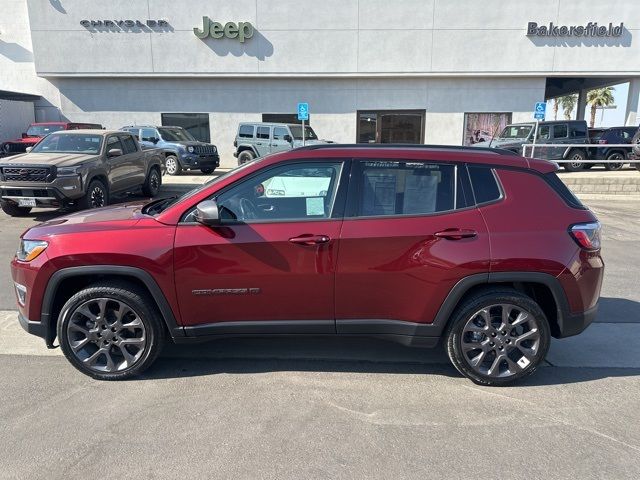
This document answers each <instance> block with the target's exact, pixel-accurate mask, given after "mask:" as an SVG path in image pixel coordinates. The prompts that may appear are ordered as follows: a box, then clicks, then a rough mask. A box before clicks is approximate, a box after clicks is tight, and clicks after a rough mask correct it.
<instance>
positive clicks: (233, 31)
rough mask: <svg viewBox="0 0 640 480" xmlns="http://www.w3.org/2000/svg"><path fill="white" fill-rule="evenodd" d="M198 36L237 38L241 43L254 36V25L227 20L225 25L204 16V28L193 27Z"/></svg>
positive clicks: (203, 37) (202, 37)
mask: <svg viewBox="0 0 640 480" xmlns="http://www.w3.org/2000/svg"><path fill="white" fill-rule="evenodd" d="M193 33H194V34H195V36H196V37H198V38H201V39H205V38H207V37H211V38H222V37H226V38H237V39H238V40H240V43H244V41H245V40H246V39H247V38H251V37H253V25H251V24H250V23H249V22H240V23H234V22H227V23H225V24H224V26H223V25H222V24H221V23H218V22H212V21H211V19H210V18H209V17H206V16H205V17H202V30H200V29H199V28H198V27H194V28H193Z"/></svg>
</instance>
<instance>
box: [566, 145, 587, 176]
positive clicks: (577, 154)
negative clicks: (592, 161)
mask: <svg viewBox="0 0 640 480" xmlns="http://www.w3.org/2000/svg"><path fill="white" fill-rule="evenodd" d="M586 159H587V154H586V153H585V151H584V150H572V151H571V152H570V153H569V155H568V156H567V160H571V161H570V162H567V163H563V166H564V169H565V170H567V171H568V172H579V171H581V170H584V165H585V164H584V160H586Z"/></svg>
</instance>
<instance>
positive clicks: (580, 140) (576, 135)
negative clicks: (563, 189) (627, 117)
mask: <svg viewBox="0 0 640 480" xmlns="http://www.w3.org/2000/svg"><path fill="white" fill-rule="evenodd" d="M535 130H536V124H535V123H534V122H527V123H514V124H511V125H507V126H506V127H505V128H504V129H503V130H502V132H500V134H498V135H497V136H496V137H495V138H493V139H492V140H491V141H490V142H489V143H488V144H487V143H484V142H482V143H478V144H476V146H478V147H490V148H501V149H505V150H509V151H511V152H513V153H516V154H519V155H522V153H523V148H522V147H523V145H531V144H532V143H533V138H534V135H535ZM637 133H638V127H611V128H606V129H595V128H594V129H589V128H587V122H586V121H584V120H558V121H549V122H539V124H538V133H537V137H536V142H535V143H536V146H535V157H536V158H542V159H545V160H551V161H557V160H571V161H570V162H563V163H562V166H563V168H564V169H565V170H568V171H570V172H577V171H580V170H583V169H585V168H591V167H592V166H593V165H594V163H585V160H621V162H619V163H618V162H615V163H609V162H608V163H605V164H604V165H605V168H607V169H608V170H619V169H620V168H622V166H623V164H624V163H625V161H627V160H631V159H632V157H631V154H632V146H633V145H632V143H634V142H633V138H634V135H636V134H637ZM622 143H624V144H628V145H629V147H628V148H627V147H607V146H606V145H607V144H611V145H617V144H622ZM635 143H638V142H637V141H636V142H635ZM547 144H554V145H563V144H566V145H572V146H571V147H569V146H568V147H548V146H546V145H547ZM575 145H577V146H575ZM582 145H584V146H582ZM591 145H605V146H602V147H600V146H598V147H592V146H591ZM527 154H528V155H531V149H528V151H527Z"/></svg>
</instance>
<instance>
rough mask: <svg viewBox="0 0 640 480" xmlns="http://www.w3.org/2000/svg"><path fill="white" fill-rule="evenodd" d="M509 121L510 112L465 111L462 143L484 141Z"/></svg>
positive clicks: (470, 143) (497, 132)
mask: <svg viewBox="0 0 640 480" xmlns="http://www.w3.org/2000/svg"><path fill="white" fill-rule="evenodd" d="M510 123H511V113H510V112H509V113H465V114H464V140H463V142H462V144H463V145H467V146H468V145H474V144H476V143H486V144H487V145H489V142H490V141H491V139H492V138H494V137H497V136H499V134H500V132H502V130H503V129H504V127H506V126H507V125H508V124H510Z"/></svg>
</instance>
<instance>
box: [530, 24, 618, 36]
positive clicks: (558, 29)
mask: <svg viewBox="0 0 640 480" xmlns="http://www.w3.org/2000/svg"><path fill="white" fill-rule="evenodd" d="M623 30H624V23H622V22H620V25H614V24H613V23H609V25H598V23H597V22H589V23H587V24H586V25H554V23H553V22H551V23H549V24H548V25H538V24H537V23H536V22H529V23H528V24H527V36H530V37H531V36H533V37H620V36H622V32H623Z"/></svg>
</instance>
